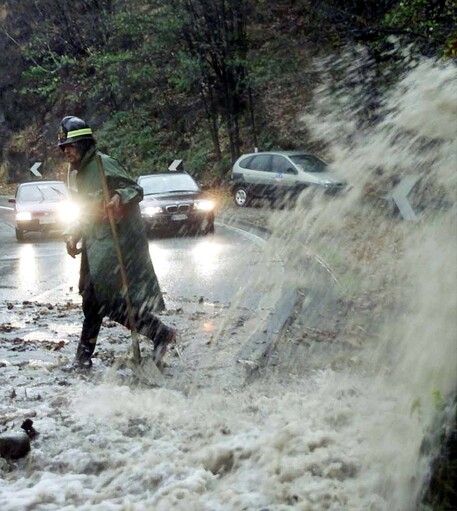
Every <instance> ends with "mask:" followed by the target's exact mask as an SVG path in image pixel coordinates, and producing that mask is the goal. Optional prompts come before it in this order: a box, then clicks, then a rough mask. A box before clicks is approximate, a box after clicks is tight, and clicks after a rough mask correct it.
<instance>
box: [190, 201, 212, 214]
mask: <svg viewBox="0 0 457 511" xmlns="http://www.w3.org/2000/svg"><path fill="white" fill-rule="evenodd" d="M214 206H215V203H214V201H212V200H207V199H203V200H199V201H196V202H195V203H194V207H195V209H198V210H200V211H212V210H213V209H214Z"/></svg>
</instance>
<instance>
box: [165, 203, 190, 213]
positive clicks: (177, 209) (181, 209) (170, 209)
mask: <svg viewBox="0 0 457 511" xmlns="http://www.w3.org/2000/svg"><path fill="white" fill-rule="evenodd" d="M165 209H166V210H167V213H187V212H188V211H189V210H190V204H179V205H178V204H173V205H170V206H166V207H165Z"/></svg>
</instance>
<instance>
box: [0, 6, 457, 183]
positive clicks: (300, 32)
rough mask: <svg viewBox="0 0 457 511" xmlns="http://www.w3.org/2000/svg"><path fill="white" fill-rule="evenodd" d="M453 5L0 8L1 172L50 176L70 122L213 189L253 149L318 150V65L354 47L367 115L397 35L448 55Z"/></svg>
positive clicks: (133, 160) (106, 145) (139, 163)
mask: <svg viewBox="0 0 457 511" xmlns="http://www.w3.org/2000/svg"><path fill="white" fill-rule="evenodd" d="M453 4H454V2H453V1H452V0H436V1H433V0H429V1H427V0H404V1H394V0H383V1H381V2H380V1H373V0H368V1H364V2H360V1H350V2H344V3H341V2H337V1H335V0H327V1H324V2H322V1H315V0H299V1H298V2H292V1H290V0H280V1H278V2H266V1H257V2H253V1H252V0H220V1H217V2H209V1H207V0H171V1H170V2H165V3H164V2H159V1H157V0H151V1H147V2H146V1H144V0H130V1H125V0H75V1H74V2H57V1H56V0H38V1H36V0H24V1H21V2H16V1H13V0H2V1H0V44H1V50H2V51H1V57H0V66H1V68H2V73H1V78H0V90H1V100H0V131H1V135H2V137H1V142H0V150H1V152H2V160H3V165H4V167H5V172H6V174H7V175H8V177H9V179H10V180H19V179H21V178H22V177H23V175H24V173H27V169H28V167H29V166H30V163H32V162H33V161H35V160H36V159H40V160H44V161H45V166H44V167H43V169H44V171H45V172H50V173H55V172H56V170H57V169H58V165H59V163H58V158H57V153H56V152H55V148H54V140H55V133H56V129H57V124H58V121H59V120H60V118H61V117H62V116H63V115H66V114H74V115H79V116H81V117H83V118H85V119H86V120H87V121H88V122H90V123H91V124H92V125H93V126H94V128H95V129H96V133H97V138H98V141H99V143H100V145H101V147H102V148H103V149H105V150H106V151H108V152H109V153H110V154H113V155H114V156H116V157H117V158H119V159H120V160H121V161H122V162H124V163H127V164H128V166H129V167H130V168H131V169H132V171H133V172H135V173H137V174H139V173H144V172H151V171H154V170H159V169H163V168H164V166H166V165H168V164H169V162H170V161H171V160H172V159H174V158H180V159H184V160H185V162H186V166H187V168H188V169H189V170H191V171H192V172H193V173H195V174H196V175H197V176H200V177H202V178H204V179H206V180H207V181H210V182H214V183H218V182H220V181H222V180H224V178H225V176H226V173H227V171H228V170H229V169H230V165H231V162H232V161H233V160H234V159H236V158H237V156H238V155H239V154H240V153H241V152H243V151H251V150H253V149H254V148H255V147H258V148H260V149H263V150H267V149H270V148H284V149H286V148H287V149H294V148H305V149H311V150H318V151H319V152H325V148H324V147H321V146H319V145H316V144H314V145H312V144H311V143H310V141H309V140H308V137H307V133H306V129H305V127H304V125H303V124H302V123H300V122H299V121H298V118H299V115H300V114H301V113H302V112H303V110H304V109H305V108H306V106H307V104H308V102H309V99H310V94H311V92H312V90H313V88H314V86H315V85H316V83H317V82H318V81H319V73H318V72H317V71H316V69H315V68H314V66H313V59H314V57H316V56H318V55H319V56H322V57H324V56H327V55H332V54H334V53H338V52H340V51H342V49H343V48H347V45H348V44H349V45H353V46H354V47H355V46H356V45H358V44H360V43H361V44H363V45H364V46H365V47H366V48H367V51H368V53H369V57H370V58H369V62H370V65H369V66H368V68H367V70H366V72H365V74H364V71H363V70H361V73H362V77H363V79H367V80H371V81H372V82H373V87H372V90H373V96H374V99H373V103H372V105H373V109H376V100H375V97H376V94H375V91H376V90H377V89H378V88H382V87H385V86H386V80H385V78H384V77H385V69H386V67H387V66H394V64H395V60H396V58H398V55H397V53H398V52H397V51H396V50H395V51H394V50H392V48H391V46H392V45H391V42H389V41H391V37H392V36H395V37H398V38H400V41H401V43H400V45H399V46H400V47H405V46H406V45H408V44H411V45H413V47H414V51H417V52H421V53H424V54H427V55H431V54H433V55H443V56H446V57H447V58H453V57H455V56H456V51H457V46H456V44H457V42H456V41H457V36H456V33H455V32H453V30H455V26H456V11H455V5H453ZM389 49H390V53H389V56H388V57H386V50H389ZM386 59H387V61H388V62H386ZM373 70H374V73H373V72H372V71H373ZM394 78H395V73H391V79H392V80H393V79H394ZM388 82H389V81H387V85H388ZM21 140H22V142H24V143H21V147H20V148H18V141H21Z"/></svg>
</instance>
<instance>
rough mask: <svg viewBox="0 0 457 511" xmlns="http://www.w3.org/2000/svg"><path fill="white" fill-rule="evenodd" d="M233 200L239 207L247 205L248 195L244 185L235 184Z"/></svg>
mask: <svg viewBox="0 0 457 511" xmlns="http://www.w3.org/2000/svg"><path fill="white" fill-rule="evenodd" d="M233 200H234V201H235V204H236V205H237V206H238V207H240V208H244V207H246V206H248V205H249V202H250V197H249V194H248V192H247V190H246V188H245V187H244V186H237V187H236V188H235V189H234V190H233Z"/></svg>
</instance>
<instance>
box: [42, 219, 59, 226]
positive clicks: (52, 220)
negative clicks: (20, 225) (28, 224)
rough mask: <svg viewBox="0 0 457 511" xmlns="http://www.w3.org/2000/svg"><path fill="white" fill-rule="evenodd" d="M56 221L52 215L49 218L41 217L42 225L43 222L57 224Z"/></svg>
mask: <svg viewBox="0 0 457 511" xmlns="http://www.w3.org/2000/svg"><path fill="white" fill-rule="evenodd" d="M55 223H56V221H55V219H54V218H52V217H49V218H46V217H44V218H40V225H43V224H46V225H49V224H55Z"/></svg>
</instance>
